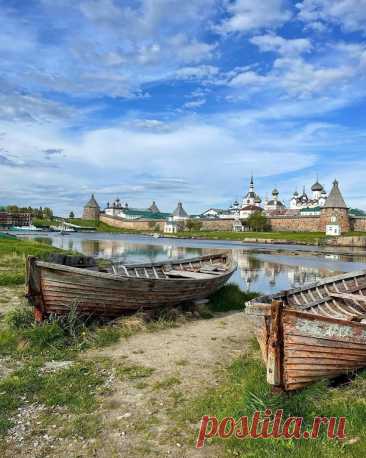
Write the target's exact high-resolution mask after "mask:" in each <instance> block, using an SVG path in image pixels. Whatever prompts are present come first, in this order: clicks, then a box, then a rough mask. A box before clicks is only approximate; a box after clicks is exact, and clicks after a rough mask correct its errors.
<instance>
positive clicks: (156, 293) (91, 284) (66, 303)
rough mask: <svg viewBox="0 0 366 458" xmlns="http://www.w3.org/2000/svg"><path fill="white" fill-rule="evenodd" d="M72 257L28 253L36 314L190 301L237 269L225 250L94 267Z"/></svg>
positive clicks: (109, 312) (111, 312) (112, 312)
mask: <svg viewBox="0 0 366 458" xmlns="http://www.w3.org/2000/svg"><path fill="white" fill-rule="evenodd" d="M72 258H74V257H70V256H63V255H55V260H56V261H57V262H44V261H40V260H39V259H37V258H35V257H28V260H27V284H26V290H27V291H26V296H27V297H28V300H29V302H30V304H31V305H32V306H33V307H34V309H35V315H36V318H37V319H38V320H41V319H43V317H44V316H45V315H48V314H51V313H54V314H65V313H67V311H68V310H69V309H70V307H71V306H76V307H77V309H78V310H79V311H81V312H86V313H92V314H98V315H104V316H107V317H114V316H118V315H121V314H123V312H125V311H133V310H139V309H153V308H158V307H166V306H169V307H174V306H177V305H179V304H184V303H190V302H194V301H197V300H201V299H205V298H207V297H208V296H209V295H211V294H212V293H214V292H215V291H216V290H218V289H219V288H221V287H222V286H223V285H224V284H225V282H226V281H227V280H228V279H229V278H230V277H231V275H232V274H233V272H234V271H235V270H236V264H235V263H234V262H233V260H232V258H231V256H229V255H228V254H225V253H221V254H215V255H211V256H202V257H199V258H194V259H188V260H181V261H166V262H164V263H152V264H135V265H123V264H112V265H111V267H110V268H109V269H98V268H97V266H96V263H95V261H94V260H93V258H92V262H90V261H91V259H90V258H81V257H76V258H74V259H72ZM75 259H76V262H75ZM93 261H94V262H93ZM65 264H69V265H65ZM74 264H76V266H75V265H74ZM101 270H102V271H101Z"/></svg>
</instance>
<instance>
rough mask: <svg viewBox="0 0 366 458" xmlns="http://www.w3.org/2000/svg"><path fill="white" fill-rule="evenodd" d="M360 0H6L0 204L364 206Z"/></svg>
mask: <svg viewBox="0 0 366 458" xmlns="http://www.w3.org/2000/svg"><path fill="white" fill-rule="evenodd" d="M365 95H366V0H337V1H334V0H302V1H301V0H299V1H293V2H291V1H286V0H266V1H263V2H261V1H258V0H190V1H189V2H188V1H187V2H186V1H182V0H27V1H26V2H25V1H23V0H0V174H1V175H0V176H1V180H0V204H10V203H16V204H19V205H28V204H30V205H34V206H39V205H42V206H46V205H48V206H51V207H53V208H54V209H55V210H56V212H57V213H58V214H66V213H67V212H69V211H70V210H74V211H76V212H77V213H79V212H80V211H81V207H82V205H83V204H84V203H85V201H86V200H87V199H88V198H89V195H90V193H91V192H94V193H95V194H96V197H97V200H98V201H99V202H100V204H101V205H105V203H106V202H107V201H108V200H109V201H110V200H112V199H114V198H115V197H117V196H119V198H120V199H121V200H122V201H127V202H128V203H129V204H130V206H137V207H147V206H148V205H150V203H151V201H152V200H156V201H157V203H158V205H159V207H160V208H161V209H162V210H166V211H169V210H172V209H173V208H174V207H175V205H176V202H177V201H178V200H182V201H183V203H184V206H185V207H186V209H187V210H188V211H190V212H192V213H195V212H198V211H202V210H205V209H206V208H208V207H211V206H212V207H223V208H226V207H228V206H229V205H230V204H231V202H232V201H233V200H234V199H240V198H241V197H242V195H243V194H244V192H245V190H246V188H247V184H248V179H249V176H250V174H251V172H252V171H253V173H254V175H255V181H256V186H257V189H258V191H259V193H260V194H261V195H262V196H264V195H265V193H270V192H271V190H272V188H273V187H277V188H278V189H279V190H280V197H282V199H285V200H286V201H288V199H289V198H290V196H291V194H292V193H293V191H294V190H295V189H296V188H297V189H299V190H300V189H302V186H303V185H305V186H307V188H309V187H310V186H311V184H312V183H313V182H314V180H315V177H316V175H317V174H318V175H319V180H320V181H321V183H322V184H323V185H325V187H326V189H327V190H329V188H330V186H331V182H332V181H333V179H334V178H335V177H337V178H338V180H339V181H340V186H341V189H342V191H343V193H344V195H345V198H346V201H347V202H348V203H349V205H351V206H353V207H361V208H366V188H365V169H366V155H365V152H366V104H365Z"/></svg>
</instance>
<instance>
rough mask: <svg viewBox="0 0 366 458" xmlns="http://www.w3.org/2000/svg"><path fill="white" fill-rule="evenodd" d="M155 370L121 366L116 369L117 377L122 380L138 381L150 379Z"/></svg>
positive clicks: (135, 366)
mask: <svg viewBox="0 0 366 458" xmlns="http://www.w3.org/2000/svg"><path fill="white" fill-rule="evenodd" d="M154 370H155V369H153V368H151V367H145V366H138V365H136V364H133V365H122V364H121V365H119V366H118V367H117V368H116V375H117V377H118V378H119V379H120V380H122V381H123V380H136V379H140V378H146V377H150V376H151V374H152V373H153V372H154Z"/></svg>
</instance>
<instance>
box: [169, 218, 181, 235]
mask: <svg viewBox="0 0 366 458" xmlns="http://www.w3.org/2000/svg"><path fill="white" fill-rule="evenodd" d="M183 230H184V221H176V220H174V219H173V217H172V216H171V217H170V218H168V220H167V221H165V223H164V232H166V233H167V234H175V233H176V232H179V231H183Z"/></svg>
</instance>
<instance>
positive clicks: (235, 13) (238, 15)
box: [216, 0, 291, 33]
mask: <svg viewBox="0 0 366 458" xmlns="http://www.w3.org/2000/svg"><path fill="white" fill-rule="evenodd" d="M226 9H227V14H228V18H227V19H225V20H224V21H223V22H222V24H221V25H220V26H218V27H217V28H216V30H218V31H220V32H222V33H230V32H239V33H247V32H250V31H252V30H258V29H263V28H275V27H278V26H280V25H282V24H283V23H285V22H286V21H288V20H289V19H290V18H291V12H290V10H289V9H288V7H287V2H286V1H284V0H266V1H262V2H258V1H256V0H234V1H233V2H227V4H226Z"/></svg>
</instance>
